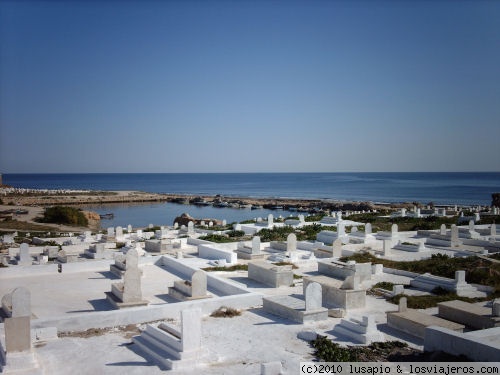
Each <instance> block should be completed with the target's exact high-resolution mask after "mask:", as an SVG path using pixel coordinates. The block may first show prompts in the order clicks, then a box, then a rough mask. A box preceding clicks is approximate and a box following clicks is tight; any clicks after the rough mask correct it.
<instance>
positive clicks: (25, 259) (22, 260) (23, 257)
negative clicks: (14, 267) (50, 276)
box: [19, 243, 32, 266]
mask: <svg viewBox="0 0 500 375" xmlns="http://www.w3.org/2000/svg"><path fill="white" fill-rule="evenodd" d="M19 264H20V265H21V266H31V264H32V260H31V255H30V246H29V245H28V244H27V243H22V244H21V247H20V249H19Z"/></svg>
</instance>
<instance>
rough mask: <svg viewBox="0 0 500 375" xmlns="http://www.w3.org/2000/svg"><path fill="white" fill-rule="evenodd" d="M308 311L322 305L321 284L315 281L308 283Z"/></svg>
mask: <svg viewBox="0 0 500 375" xmlns="http://www.w3.org/2000/svg"><path fill="white" fill-rule="evenodd" d="M304 297H305V300H306V311H309V310H317V309H319V308H321V307H322V295H321V284H319V283H316V282H313V283H310V284H309V285H307V287H306V292H305V296H304Z"/></svg>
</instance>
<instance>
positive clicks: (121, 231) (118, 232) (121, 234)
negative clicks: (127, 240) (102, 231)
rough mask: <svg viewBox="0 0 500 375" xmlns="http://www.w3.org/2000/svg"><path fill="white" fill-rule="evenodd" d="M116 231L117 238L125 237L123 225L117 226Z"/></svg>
mask: <svg viewBox="0 0 500 375" xmlns="http://www.w3.org/2000/svg"><path fill="white" fill-rule="evenodd" d="M115 233H116V238H117V239H118V238H123V228H122V227H116V229H115Z"/></svg>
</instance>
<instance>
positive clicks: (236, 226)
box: [233, 223, 241, 230]
mask: <svg viewBox="0 0 500 375" xmlns="http://www.w3.org/2000/svg"><path fill="white" fill-rule="evenodd" d="M233 228H234V230H241V224H239V223H237V224H234V225H233Z"/></svg>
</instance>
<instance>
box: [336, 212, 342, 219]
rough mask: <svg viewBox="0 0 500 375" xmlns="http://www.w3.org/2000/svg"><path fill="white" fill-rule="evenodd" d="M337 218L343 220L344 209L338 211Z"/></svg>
mask: <svg viewBox="0 0 500 375" xmlns="http://www.w3.org/2000/svg"><path fill="white" fill-rule="evenodd" d="M337 220H338V221H342V211H338V212H337Z"/></svg>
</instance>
